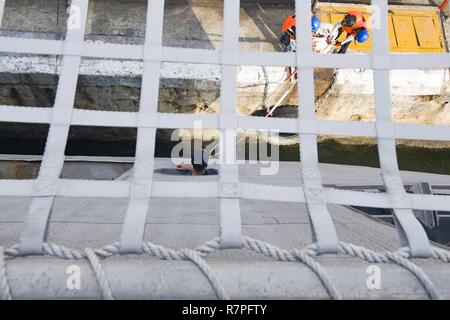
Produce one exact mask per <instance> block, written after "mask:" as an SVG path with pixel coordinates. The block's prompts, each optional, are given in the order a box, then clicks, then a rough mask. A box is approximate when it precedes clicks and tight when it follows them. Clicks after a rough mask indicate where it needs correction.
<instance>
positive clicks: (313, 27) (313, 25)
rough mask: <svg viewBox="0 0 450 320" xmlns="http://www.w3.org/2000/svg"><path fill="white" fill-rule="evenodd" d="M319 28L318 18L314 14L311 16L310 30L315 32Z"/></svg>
mask: <svg viewBox="0 0 450 320" xmlns="http://www.w3.org/2000/svg"><path fill="white" fill-rule="evenodd" d="M319 28H320V19H319V18H317V17H316V16H312V18H311V30H312V32H316V31H317V30H319Z"/></svg>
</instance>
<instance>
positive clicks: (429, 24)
mask: <svg viewBox="0 0 450 320" xmlns="http://www.w3.org/2000/svg"><path fill="white" fill-rule="evenodd" d="M412 19H413V22H414V27H415V29H416V34H417V39H418V40H419V46H420V47H421V48H440V47H441V43H440V39H439V38H440V37H439V32H438V30H439V29H438V30H436V25H435V24H434V21H433V19H432V18H431V17H413V18H412Z"/></svg>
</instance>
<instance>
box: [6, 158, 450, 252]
mask: <svg viewBox="0 0 450 320" xmlns="http://www.w3.org/2000/svg"><path fill="white" fill-rule="evenodd" d="M173 167H174V165H173V164H172V163H171V161H170V160H169V159H157V161H156V166H155V169H161V168H173ZM119 170H124V169H123V168H122V167H120V168H119ZM66 171H67V172H66V173H65V174H64V176H65V177H66V178H75V177H76V178H88V177H80V175H79V172H78V170H76V167H74V168H72V169H71V170H66ZM321 171H322V177H323V183H324V184H339V185H352V184H357V185H364V184H375V185H376V184H379V185H381V184H382V180H381V176H380V171H379V170H378V169H374V168H366V167H352V166H340V165H329V164H322V165H321ZM120 174H121V172H117V176H119V175H120ZM239 174H240V180H241V181H245V182H255V183H263V184H273V185H283V186H295V185H299V184H300V165H299V164H298V163H294V162H282V163H281V164H280V170H279V172H278V174H276V175H273V176H261V175H260V174H259V168H258V166H256V165H250V164H245V165H241V166H240V171H239ZM403 178H404V183H405V184H407V183H412V182H415V181H427V182H430V183H436V184H448V183H449V182H450V178H449V176H445V175H433V174H421V173H413V172H404V173H403ZM154 179H155V180H171V181H188V180H190V179H192V180H195V181H207V180H209V181H210V180H216V179H218V177H217V176H206V177H190V176H171V175H165V174H162V173H158V172H156V173H155V175H154ZM29 201H30V199H28V198H25V199H24V198H15V197H0V212H1V214H0V243H1V244H2V245H3V246H4V247H8V246H10V245H13V244H14V243H16V242H17V241H18V240H19V234H20V230H21V227H22V222H23V220H24V218H25V215H26V212H27V209H28V205H29ZM240 202H241V212H242V223H243V233H244V234H245V235H247V236H250V237H254V238H258V239H261V240H265V241H268V242H270V243H273V244H275V245H278V246H281V247H283V248H299V247H303V246H306V245H307V244H309V243H310V242H311V233H310V228H309V221H308V215H307V210H306V206H305V205H304V204H297V203H285V202H272V201H259V200H245V199H241V201H240ZM127 203H128V202H127V199H112V198H107V199H105V198H98V199H93V198H68V197H58V198H57V199H56V201H55V205H54V208H53V212H52V215H51V221H50V228H49V236H48V241H49V242H52V243H57V244H61V245H66V246H69V247H73V248H83V247H86V246H90V247H94V248H97V247H101V246H103V245H106V244H109V243H112V242H115V241H118V239H119V236H120V230H121V224H122V222H123V218H124V215H125V212H126V208H127ZM218 208H219V203H218V200H217V199H169V198H167V199H164V198H155V199H152V200H151V206H150V210H149V213H148V218H147V225H146V234H145V239H146V240H148V241H152V242H154V243H157V244H162V245H165V246H169V247H173V248H182V247H186V246H187V247H191V248H193V247H195V246H197V245H200V244H202V243H203V242H205V241H207V240H210V239H212V238H214V237H216V236H217V235H218V231H219V210H218ZM329 210H330V213H331V216H332V218H333V220H334V222H335V224H336V229H337V232H338V236H339V239H340V240H342V241H345V242H351V243H353V244H357V245H361V246H364V247H367V248H370V249H374V250H387V249H389V250H395V249H396V248H398V246H399V242H398V238H397V233H396V231H395V229H394V228H393V227H392V226H389V225H387V224H384V223H380V222H377V221H375V220H374V219H372V218H369V217H367V216H365V215H362V214H360V213H357V212H355V211H354V210H352V209H349V208H345V207H342V206H337V205H329Z"/></svg>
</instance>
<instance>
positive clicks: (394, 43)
mask: <svg viewBox="0 0 450 320" xmlns="http://www.w3.org/2000/svg"><path fill="white" fill-rule="evenodd" d="M388 32H389V49H390V51H394V50H395V49H397V48H398V45H397V38H396V37H395V30H394V23H393V21H392V15H391V14H390V15H389V17H388Z"/></svg>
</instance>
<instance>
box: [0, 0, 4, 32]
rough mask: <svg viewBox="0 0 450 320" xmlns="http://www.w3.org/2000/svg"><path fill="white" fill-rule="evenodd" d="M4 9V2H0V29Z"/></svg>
mask: <svg viewBox="0 0 450 320" xmlns="http://www.w3.org/2000/svg"><path fill="white" fill-rule="evenodd" d="M4 9H5V0H0V27H1V26H2V19H3V10H4Z"/></svg>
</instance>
